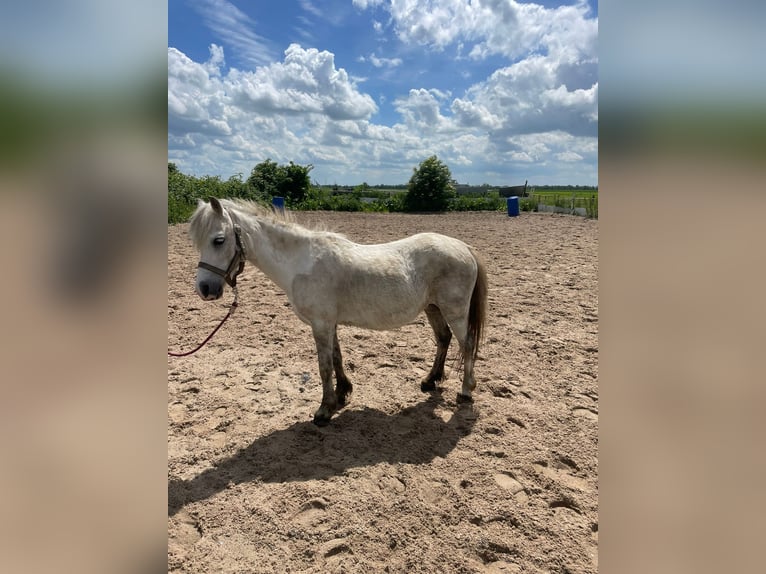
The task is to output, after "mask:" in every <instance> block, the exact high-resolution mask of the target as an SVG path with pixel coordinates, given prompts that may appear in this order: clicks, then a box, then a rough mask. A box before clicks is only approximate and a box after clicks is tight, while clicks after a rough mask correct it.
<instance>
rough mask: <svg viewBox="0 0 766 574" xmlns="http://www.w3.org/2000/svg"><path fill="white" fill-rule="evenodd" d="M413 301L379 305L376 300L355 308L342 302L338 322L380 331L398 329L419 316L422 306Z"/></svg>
mask: <svg viewBox="0 0 766 574" xmlns="http://www.w3.org/2000/svg"><path fill="white" fill-rule="evenodd" d="M413 303H415V302H413V301H410V302H408V304H404V305H402V304H400V305H391V304H390V302H389V303H388V304H385V305H377V304H375V302H373V301H369V302H367V303H366V304H364V305H359V306H354V307H353V308H350V306H349V305H344V304H341V305H339V308H338V323H339V324H341V325H351V326H353V327H361V328H363V329H376V330H380V331H385V330H388V329H396V328H397V327H401V326H402V325H406V324H407V323H411V322H412V321H414V320H415V319H416V318H417V316H418V313H420V311H421V310H422V306H421V305H419V304H417V303H415V304H413Z"/></svg>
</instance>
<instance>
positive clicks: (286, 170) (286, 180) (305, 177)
mask: <svg viewBox="0 0 766 574" xmlns="http://www.w3.org/2000/svg"><path fill="white" fill-rule="evenodd" d="M312 169H314V166H313V165H311V164H309V165H298V164H296V163H293V162H290V165H286V166H282V167H281V180H280V182H279V185H278V186H277V189H278V190H279V193H280V194H281V195H282V197H284V198H285V201H287V204H288V205H297V204H298V203H300V202H301V201H303V200H304V199H305V198H306V195H307V194H308V192H309V189H310V188H311V179H309V172H310V171H311V170H312Z"/></svg>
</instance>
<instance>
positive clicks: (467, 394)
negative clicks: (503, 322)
mask: <svg viewBox="0 0 766 574" xmlns="http://www.w3.org/2000/svg"><path fill="white" fill-rule="evenodd" d="M448 323H449V326H450V327H451V328H452V332H453V333H455V337H457V340H458V343H459V344H460V355H461V357H462V359H463V386H462V388H461V389H460V392H459V393H458V394H457V401H458V402H459V403H470V402H472V401H473V397H472V395H471V393H472V392H473V390H474V389H475V388H476V381H475V380H474V378H473V363H474V349H475V348H476V341H474V337H473V335H472V334H471V333H470V332H469V330H468V318H467V317H450V318H449V320H448Z"/></svg>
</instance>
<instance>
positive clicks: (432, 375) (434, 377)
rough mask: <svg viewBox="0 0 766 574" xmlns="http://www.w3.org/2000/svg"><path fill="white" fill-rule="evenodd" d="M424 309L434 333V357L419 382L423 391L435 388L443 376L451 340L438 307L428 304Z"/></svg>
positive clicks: (447, 327)
mask: <svg viewBox="0 0 766 574" xmlns="http://www.w3.org/2000/svg"><path fill="white" fill-rule="evenodd" d="M425 311H426V317H428V322H429V323H430V324H431V328H433V330H434V335H436V357H435V358H434V364H433V366H432V367H431V371H430V372H429V373H428V375H426V378H425V379H423V380H422V381H421V383H420V390H421V391H423V392H424V393H425V392H428V391H434V390H436V383H437V382H439V381H441V380H442V379H443V378H444V361H445V360H446V359H447V349H448V348H449V344H450V341H451V340H452V332H451V331H450V329H449V325H447V321H445V320H444V316H443V315H442V312H441V311H440V310H439V308H438V307H437V306H436V305H429V306H428V307H426V309H425Z"/></svg>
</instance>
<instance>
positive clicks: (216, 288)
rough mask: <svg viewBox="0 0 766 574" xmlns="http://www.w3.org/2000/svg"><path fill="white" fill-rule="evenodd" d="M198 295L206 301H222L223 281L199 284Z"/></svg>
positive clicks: (201, 282)
mask: <svg viewBox="0 0 766 574" xmlns="http://www.w3.org/2000/svg"><path fill="white" fill-rule="evenodd" d="M197 294H198V295H199V296H200V297H201V298H202V299H204V300H205V301H214V300H216V299H220V298H221V295H223V281H220V282H219V281H215V282H213V283H209V282H207V281H200V282H199V283H197Z"/></svg>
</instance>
